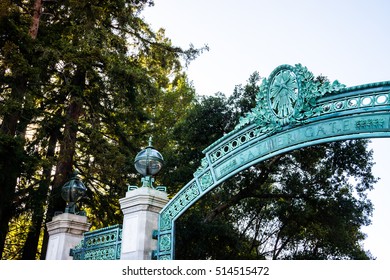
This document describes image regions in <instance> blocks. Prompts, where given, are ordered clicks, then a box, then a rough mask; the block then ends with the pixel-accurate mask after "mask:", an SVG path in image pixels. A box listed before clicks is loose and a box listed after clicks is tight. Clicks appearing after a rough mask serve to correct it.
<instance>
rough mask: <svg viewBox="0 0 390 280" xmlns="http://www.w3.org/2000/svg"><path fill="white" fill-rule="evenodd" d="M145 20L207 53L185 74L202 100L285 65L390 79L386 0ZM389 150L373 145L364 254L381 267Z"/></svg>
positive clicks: (211, 3)
mask: <svg viewBox="0 0 390 280" xmlns="http://www.w3.org/2000/svg"><path fill="white" fill-rule="evenodd" d="M143 16H144V18H145V20H146V22H148V23H149V24H151V26H152V27H153V29H154V30H157V29H159V28H164V29H165V30H166V36H167V37H168V38H170V39H171V40H172V42H173V44H174V45H178V46H181V47H183V48H185V47H188V46H189V45H190V44H191V43H192V44H194V45H195V47H202V46H203V45H204V44H207V45H208V46H209V47H210V50H209V51H208V52H205V53H203V54H202V55H201V56H200V57H198V58H197V59H196V60H195V61H193V62H191V64H190V65H189V67H188V69H187V73H188V75H189V79H190V80H191V81H192V82H193V85H194V87H195V89H196V92H197V93H198V94H199V95H212V94H214V93H216V92H219V91H220V92H223V93H225V94H226V95H229V94H231V93H232V92H233V89H234V86H235V85H238V84H245V83H246V81H247V79H248V78H249V76H250V74H252V73H253V72H254V71H258V72H259V74H260V76H262V77H268V76H269V74H270V73H271V72H272V70H274V69H275V68H276V67H277V66H279V65H281V64H290V65H294V64H297V63H301V64H302V65H304V66H306V67H307V68H308V69H309V70H310V71H311V72H313V73H314V75H320V74H322V75H325V76H327V77H328V78H329V79H330V80H331V81H333V80H338V81H339V82H341V83H343V84H345V85H347V86H355V85H361V84H366V83H372V82H379V81H388V80H390V53H389V50H390V36H389V30H390V1H387V0H367V1H363V0H328V1H326V0H322V1H319V0H311V1H309V0H306V1H305V0H294V1H288V0H272V1H271V0H268V1H265V0H242V1H233V0H155V6H154V7H151V8H146V10H145V11H144V12H143ZM210 144H211V143H210ZM389 144H390V140H389V139H376V140H373V143H372V147H373V148H374V160H375V161H376V163H377V164H376V166H375V167H374V175H375V176H379V177H381V180H380V181H379V183H377V184H376V187H375V190H374V191H372V192H371V193H370V198H371V200H372V201H373V203H374V207H375V210H374V216H373V219H372V221H373V223H372V225H371V226H369V227H368V228H365V232H366V233H367V234H368V238H367V240H366V241H365V242H364V247H365V249H366V250H370V251H371V253H372V254H373V255H374V256H376V257H377V259H378V260H389V259H390V257H389V255H388V252H389V249H390V245H389V244H390V243H389V241H388V237H387V236H386V234H385V233H386V232H387V231H386V228H388V217H387V215H388V214H389V213H390V203H388V200H390V174H389V173H390V172H389V171H388V166H389V165H388V159H389V158H390V151H389V149H388V145H389Z"/></svg>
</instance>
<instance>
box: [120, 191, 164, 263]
mask: <svg viewBox="0 0 390 280" xmlns="http://www.w3.org/2000/svg"><path fill="white" fill-rule="evenodd" d="M167 202H168V196H167V194H166V193H165V192H163V191H158V190H155V189H152V188H148V187H141V188H138V189H135V190H131V191H128V192H127V193H126V197H124V198H121V199H120V200H119V203H120V205H121V209H122V212H123V215H124V216H123V228H122V249H121V259H123V260H150V259H152V251H153V250H156V249H157V240H154V239H153V238H152V235H153V230H156V229H158V216H159V212H160V210H161V209H162V208H163V207H164V206H165V204H167Z"/></svg>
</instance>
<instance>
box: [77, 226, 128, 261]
mask: <svg viewBox="0 0 390 280" xmlns="http://www.w3.org/2000/svg"><path fill="white" fill-rule="evenodd" d="M121 245H122V225H115V226H110V227H106V228H102V229H98V230H95V231H90V232H86V233H84V238H83V239H82V240H81V241H80V243H79V244H78V245H76V247H75V248H74V249H71V250H70V255H71V256H73V259H74V260H119V259H120V256H121Z"/></svg>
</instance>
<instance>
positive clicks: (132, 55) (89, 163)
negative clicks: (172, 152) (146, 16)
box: [0, 0, 202, 259]
mask: <svg viewBox="0 0 390 280" xmlns="http://www.w3.org/2000/svg"><path fill="white" fill-rule="evenodd" d="M152 4H153V1H149V0H142V1H139V0H137V1H132V0H116V1H99V0H95V1H55V2H45V1H44V2H42V1H39V0H36V1H22V2H15V3H12V5H11V6H9V7H6V8H4V7H3V6H1V8H2V9H1V16H2V18H1V20H2V22H4V24H1V34H2V35H3V36H1V40H2V41H1V46H0V47H1V57H0V62H1V63H0V67H1V70H2V71H1V74H2V76H1V79H2V82H3V83H2V88H1V90H2V92H1V100H2V102H3V103H4V106H3V107H2V108H1V110H0V113H1V115H0V120H1V121H2V130H4V131H5V130H6V129H7V130H10V128H11V127H15V129H13V128H12V129H13V130H15V133H14V134H15V135H16V131H17V128H16V127H17V126H18V125H19V126H21V125H22V124H23V126H24V128H25V129H24V130H22V132H23V133H22V135H21V137H20V141H19V142H20V143H19V142H17V141H16V140H14V135H12V133H10V137H9V138H5V140H4V141H3V140H2V143H1V147H0V148H1V153H3V151H4V158H6V156H7V157H8V158H10V160H11V159H12V160H14V161H16V160H17V162H15V163H14V162H12V161H8V163H10V164H7V162H4V163H5V164H3V165H1V168H2V170H4V171H7V172H3V173H2V174H8V175H9V176H7V177H5V176H4V177H1V178H0V179H1V180H8V181H9V182H10V183H9V186H10V187H9V188H8V189H1V190H0V192H2V191H3V190H7V191H6V192H5V193H6V194H7V195H8V196H2V195H1V199H4V203H1V207H2V208H1V209H2V210H1V211H0V218H1V224H3V225H8V222H9V221H10V218H11V217H13V216H15V215H16V214H15V210H16V208H17V205H18V203H17V202H20V201H24V202H23V203H22V204H20V203H19V204H20V207H19V208H20V209H19V210H18V211H19V212H20V213H22V212H23V211H24V212H29V213H31V215H32V219H31V224H30V228H29V233H28V235H27V237H26V239H25V244H24V247H23V249H22V252H23V253H22V255H21V257H22V258H25V259H31V258H35V257H36V255H37V251H38V250H37V243H38V238H39V235H40V232H41V229H42V225H43V223H42V221H43V220H44V219H45V220H46V221H49V220H50V219H51V218H52V216H53V214H54V213H55V212H56V211H63V210H64V201H63V200H62V199H61V198H60V195H59V193H60V188H61V186H62V185H63V184H64V183H65V182H66V180H68V179H69V174H70V172H71V171H72V169H73V168H74V167H77V168H78V169H79V171H80V172H81V175H82V177H83V180H85V183H86V184H87V186H88V188H89V191H88V194H87V195H88V199H85V201H84V204H85V206H86V209H87V212H88V214H89V215H91V216H94V217H97V219H94V221H95V225H94V226H107V225H109V224H110V223H113V222H118V217H119V215H118V206H117V203H118V202H117V199H118V198H119V197H120V195H123V193H124V191H125V188H126V184H128V182H129V180H130V181H131V180H133V179H134V178H135V175H134V173H135V171H134V170H133V169H134V168H133V164H132V158H133V157H134V155H135V153H136V152H137V150H138V149H139V147H141V146H142V145H143V144H144V143H145V142H146V139H147V138H148V137H149V136H150V135H152V134H153V135H156V136H158V137H159V139H161V141H162V145H164V144H167V143H168V142H169V140H168V139H169V137H168V136H167V134H169V133H171V129H170V128H171V127H172V126H173V123H174V122H175V121H176V120H177V119H180V117H181V116H182V115H183V113H184V111H185V108H186V107H187V106H189V104H190V103H191V102H192V99H193V96H194V91H193V89H192V88H191V86H190V85H189V83H188V81H187V78H186V76H185V74H184V72H183V69H182V64H183V63H187V62H189V61H190V60H192V59H193V58H195V57H196V56H197V55H198V54H199V53H200V52H201V51H202V49H195V48H194V47H192V46H190V47H189V48H188V49H182V48H178V47H175V46H173V45H172V43H171V41H170V40H169V39H167V38H165V35H164V32H163V30H161V31H159V32H154V31H152V30H151V29H150V28H149V26H148V25H147V24H146V23H145V22H144V20H143V19H142V17H141V16H140V12H141V11H142V10H143V9H144V8H145V7H147V6H148V5H152ZM25 11H29V13H25ZM21 39H23V40H24V41H25V42H27V43H28V44H27V43H24V41H23V40H21ZM22 76H23V77H26V79H25V80H26V81H27V82H26V83H22V84H25V85H27V87H26V89H24V88H23V90H24V93H23V94H24V96H23V98H21V97H20V96H18V95H17V94H15V93H14V92H16V93H17V92H18V91H16V89H15V88H16V87H17V85H18V83H17V82H20V81H22V78H23V77H22ZM27 93H28V95H27ZM27 97H29V98H27ZM17 98H19V99H17ZM20 100H23V102H22V103H20V102H19V101H20ZM177 100H180V102H181V104H180V102H177ZM27 101H28V102H27ZM27 105H28V106H27ZM12 106H14V107H12ZM29 106H31V107H29ZM10 112H11V113H12V112H18V113H19V115H18V116H17V118H16V121H14V122H13V123H12V124H15V123H16V124H17V125H13V126H11V125H10V124H11V122H9V121H8V120H7V118H9V117H8V115H9V114H10ZM27 113H28V114H27ZM7 114H8V115H7ZM21 114H23V115H21ZM167 116H168V117H167ZM26 129H29V133H27V134H25V132H26ZM2 135H3V134H2ZM15 139H16V138H15ZM26 140H27V141H26ZM7 141H8V142H7ZM10 141H11V142H12V143H14V142H15V143H19V144H18V147H19V148H18V149H16V150H15V149H13V150H10V149H8V148H9V147H12V145H15V144H12V143H11V142H10ZM10 151H15V152H13V154H10V155H6V154H5V153H6V152H7V153H9V152H10ZM16 151H17V153H16ZM30 154H31V155H32V156H30ZM30 157H32V159H31V160H30V161H31V163H29V162H27V159H29V158H30ZM27 165H28V166H29V168H30V169H31V171H30V173H29V175H28V177H26V176H25V175H24V174H22V173H21V172H22V171H25V170H26V166H27ZM6 168H10V169H12V171H14V172H15V175H13V174H14V173H11V172H8V170H6ZM52 170H55V171H54V172H52ZM9 171H11V170H9ZM11 177H12V178H11ZM11 179H12V180H11ZM17 182H19V183H17ZM20 182H22V183H20ZM0 187H1V188H3V184H1V186H0ZM112 202H114V205H111V203H112ZM7 203H8V204H7ZM5 205H8V206H9V207H8V208H6V207H5ZM99 207H104V209H105V210H108V211H96V212H95V211H94V210H99ZM3 209H9V210H10V211H9V213H8V214H7V215H3V214H2V213H4V211H3ZM20 217H21V218H22V217H24V216H20ZM0 232H1V237H2V241H4V238H5V236H6V234H7V228H6V227H4V228H1V231H0ZM46 241H47V235H46V238H44V242H43V249H42V255H41V258H44V257H45V255H44V253H45V244H47V242H46ZM2 244H4V242H2ZM1 249H2V248H1ZM1 251H3V250H1Z"/></svg>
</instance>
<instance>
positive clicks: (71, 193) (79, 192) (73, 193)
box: [61, 174, 87, 203]
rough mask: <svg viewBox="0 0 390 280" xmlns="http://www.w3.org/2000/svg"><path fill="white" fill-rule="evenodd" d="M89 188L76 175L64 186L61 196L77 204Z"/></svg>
mask: <svg viewBox="0 0 390 280" xmlns="http://www.w3.org/2000/svg"><path fill="white" fill-rule="evenodd" d="M86 191H87V188H86V187H85V186H84V184H83V182H81V181H80V180H79V178H77V174H74V175H73V176H72V178H71V179H70V180H69V181H68V182H66V183H65V185H63V186H62V189H61V196H62V198H63V199H64V200H65V201H66V202H67V203H69V202H76V201H78V200H79V199H80V198H82V197H83V196H84V194H85V193H86Z"/></svg>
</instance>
